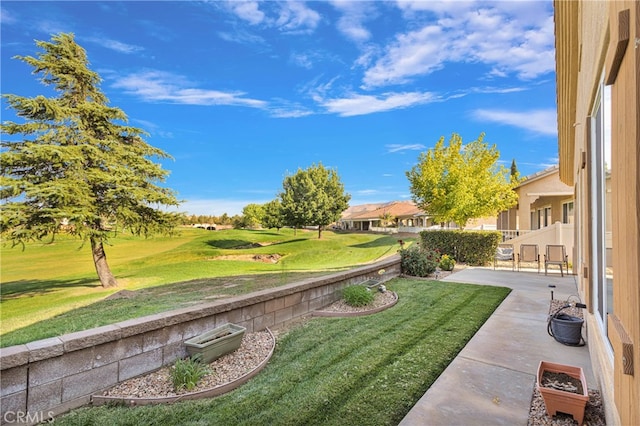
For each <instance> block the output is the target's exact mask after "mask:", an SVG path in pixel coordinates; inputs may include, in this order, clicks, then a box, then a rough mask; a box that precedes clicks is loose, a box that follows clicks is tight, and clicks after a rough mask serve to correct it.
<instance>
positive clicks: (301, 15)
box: [275, 1, 320, 33]
mask: <svg viewBox="0 0 640 426" xmlns="http://www.w3.org/2000/svg"><path fill="white" fill-rule="evenodd" d="M319 22H320V14H319V13H318V12H316V11H315V10H313V9H309V8H308V7H307V6H305V4H304V3H300V2H293V1H289V2H286V3H283V4H282V5H281V7H280V11H279V16H278V18H277V19H276V21H275V25H276V26H277V27H278V28H279V29H280V30H281V31H284V32H293V33H299V32H303V33H309V32H313V31H314V30H315V29H316V27H317V26H318V23H319Z"/></svg>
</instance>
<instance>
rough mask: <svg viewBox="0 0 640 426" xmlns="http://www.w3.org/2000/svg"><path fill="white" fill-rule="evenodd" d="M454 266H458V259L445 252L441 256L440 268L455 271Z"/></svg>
mask: <svg viewBox="0 0 640 426" xmlns="http://www.w3.org/2000/svg"><path fill="white" fill-rule="evenodd" d="M454 266H456V261H455V260H453V259H452V258H451V256H449V255H448V254H443V255H442V257H441V258H440V269H442V270H443V271H453V267H454Z"/></svg>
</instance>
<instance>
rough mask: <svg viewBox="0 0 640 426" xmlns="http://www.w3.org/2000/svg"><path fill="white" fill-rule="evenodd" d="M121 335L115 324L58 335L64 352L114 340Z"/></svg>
mask: <svg viewBox="0 0 640 426" xmlns="http://www.w3.org/2000/svg"><path fill="white" fill-rule="evenodd" d="M121 335H122V330H121V329H120V327H118V326H116V325H105V326H102V327H96V328H92V329H89V330H83V331H78V332H75V333H69V334H65V335H63V336H60V340H61V341H62V342H63V344H64V350H65V352H72V351H77V350H80V349H86V348H90V347H91V346H96V345H100V344H102V343H107V342H112V341H116V340H118V339H120V337H121Z"/></svg>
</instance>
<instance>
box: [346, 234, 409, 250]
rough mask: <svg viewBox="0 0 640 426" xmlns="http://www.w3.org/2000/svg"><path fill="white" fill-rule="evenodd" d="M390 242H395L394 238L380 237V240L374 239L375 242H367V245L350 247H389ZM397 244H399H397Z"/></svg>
mask: <svg viewBox="0 0 640 426" xmlns="http://www.w3.org/2000/svg"><path fill="white" fill-rule="evenodd" d="M390 240H396V243H397V240H398V239H396V238H394V237H390V236H385V237H380V238H376V239H375V240H372V241H369V242H367V243H361V244H354V245H352V246H350V247H354V248H374V247H385V246H388V245H389V241H390ZM398 244H399V243H398Z"/></svg>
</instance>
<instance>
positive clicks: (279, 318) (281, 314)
mask: <svg viewBox="0 0 640 426" xmlns="http://www.w3.org/2000/svg"><path fill="white" fill-rule="evenodd" d="M291 318H293V307H291V306H289V307H288V308H284V309H280V310H279V311H277V312H276V317H275V323H276V324H282V323H286V322H287V321H289V320H291Z"/></svg>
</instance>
